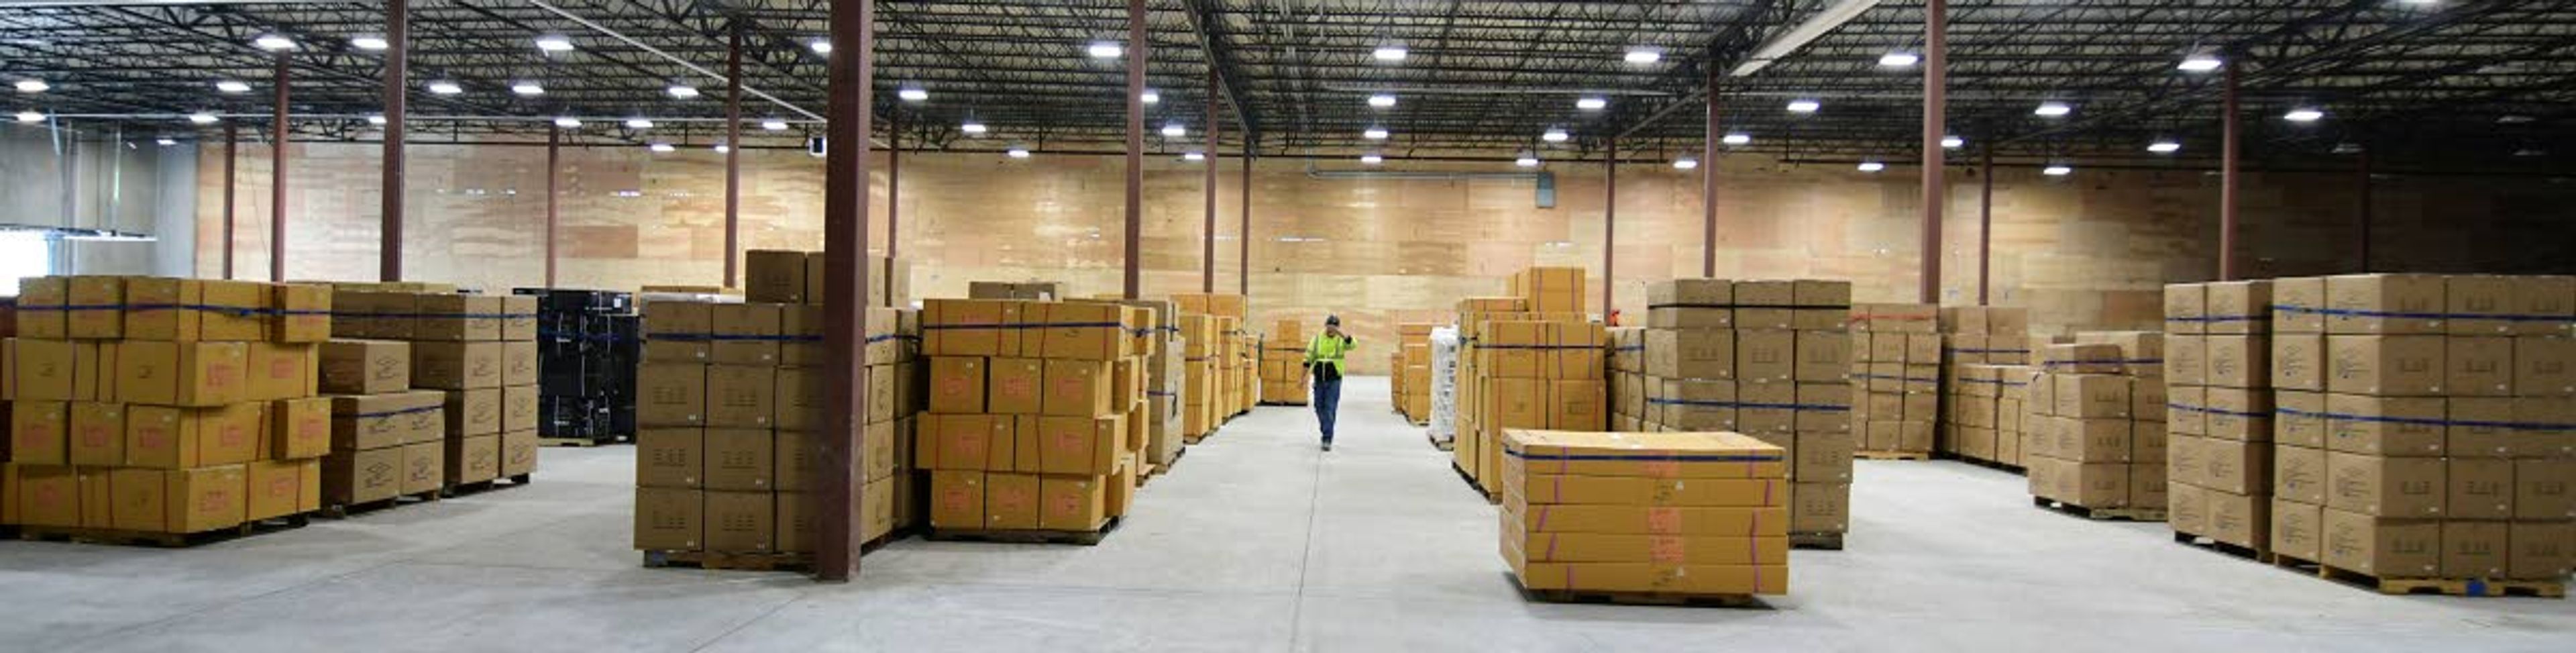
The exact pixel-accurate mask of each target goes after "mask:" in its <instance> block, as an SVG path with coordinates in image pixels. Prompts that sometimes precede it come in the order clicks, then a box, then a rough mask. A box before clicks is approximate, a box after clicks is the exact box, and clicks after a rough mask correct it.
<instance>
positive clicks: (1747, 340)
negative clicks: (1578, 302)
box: [1631, 279, 1901, 548]
mask: <svg viewBox="0 0 2576 653" xmlns="http://www.w3.org/2000/svg"><path fill="white" fill-rule="evenodd" d="M1646 293H1647V311H1648V312H1647V328H1646V330H1645V332H1644V335H1643V336H1642V338H1643V341H1644V342H1643V347H1644V349H1643V350H1642V351H1641V352H1640V353H1641V354H1642V356H1641V357H1640V359H1641V361H1642V368H1643V373H1642V375H1641V376H1640V379H1639V385H1641V386H1642V387H1641V388H1640V389H1639V390H1640V392H1641V393H1642V395H1643V399H1642V401H1639V402H1631V403H1641V404H1642V406H1638V407H1639V408H1642V413H1643V414H1642V416H1641V418H1640V420H1639V422H1640V423H1639V426H1640V428H1641V429H1642V430H1646V431H1735V432H1739V433H1743V434H1745V435H1748V436H1752V437H1754V438H1757V439H1760V440H1762V441H1764V442H1769V443H1771V444H1772V445H1774V446H1777V447H1780V448H1781V449H1782V450H1783V451H1787V452H1789V455H1790V458H1791V460H1792V461H1793V464H1792V465H1791V468H1790V470H1789V472H1788V477H1789V478H1790V480H1792V481H1793V484H1792V485H1791V486H1790V503H1789V505H1790V506H1791V511H1790V521H1791V523H1790V525H1789V531H1790V533H1791V534H1792V537H1793V538H1796V539H1798V540H1799V541H1800V542H1801V543H1802V544H1803V543H1812V544H1814V545H1817V546H1825V547H1829V548H1839V546H1840V542H1841V536H1842V534H1844V533H1846V532H1848V530H1849V527H1850V515H1851V472H1852V457H1853V455H1854V448H1855V444H1856V443H1855V441H1854V433H1853V432H1852V422H1851V414H1852V407H1851V401H1852V399H1853V397H1854V393H1853V389H1852V386H1851V384H1850V383H1849V382H1848V381H1849V380H1850V378H1851V375H1852V362H1851V355H1852V349H1851V341H1852V336H1851V334H1850V333H1849V332H1848V331H1846V329H1847V328H1848V322H1849V318H1850V315H1851V284H1850V283H1849V282H1843V281H1820V280H1797V281H1728V280H1724V279H1675V280H1671V281H1661V282H1656V283H1654V284H1652V285H1649V286H1647V290H1646ZM1900 410H1901V409H1900Z"/></svg>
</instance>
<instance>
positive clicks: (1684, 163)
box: [1673, 157, 1699, 170]
mask: <svg viewBox="0 0 2576 653" xmlns="http://www.w3.org/2000/svg"><path fill="white" fill-rule="evenodd" d="M1697 167H1699V159H1694V158H1690V157H1682V158H1678V159H1673V169H1674V170H1689V169H1692V168H1697Z"/></svg>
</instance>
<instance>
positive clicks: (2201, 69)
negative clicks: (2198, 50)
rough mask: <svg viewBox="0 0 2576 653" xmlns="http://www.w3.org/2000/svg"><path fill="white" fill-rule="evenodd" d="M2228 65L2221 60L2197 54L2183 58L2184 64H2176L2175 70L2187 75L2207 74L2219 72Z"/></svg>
mask: <svg viewBox="0 0 2576 653" xmlns="http://www.w3.org/2000/svg"><path fill="white" fill-rule="evenodd" d="M2226 65H2227V62H2225V61H2221V60H2219V58H2218V57H2213V56H2210V55H2205V54H2195V55H2191V56H2188V57H2183V58H2182V63H2179V64H2174V68H2175V69H2177V70H2181V71H2183V72H2187V73H2205V72H2209V71H2212V70H2217V69H2219V68H2220V67H2223V66H2226Z"/></svg>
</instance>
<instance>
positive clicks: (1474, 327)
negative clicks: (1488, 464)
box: [1449, 297, 1607, 497]
mask: <svg viewBox="0 0 2576 653" xmlns="http://www.w3.org/2000/svg"><path fill="white" fill-rule="evenodd" d="M1528 306H1529V303H1528V300H1525V299H1522V298H1519V297H1468V298H1465V299H1460V300H1458V340H1459V348H1458V397H1457V399H1458V406H1457V411H1458V415H1457V420H1458V432H1457V433H1456V435H1455V436H1454V437H1453V438H1452V440H1451V446H1450V451H1449V455H1450V458H1451V461H1450V466H1451V467H1454V468H1456V469H1457V470H1458V473H1459V474H1461V475H1463V476H1465V477H1467V482H1468V484H1470V485H1473V486H1475V487H1476V489H1477V491H1479V492H1484V493H1485V494H1486V496H1488V497H1493V496H1495V495H1494V493H1493V491H1492V489H1491V488H1492V487H1493V486H1494V484H1495V483H1498V482H1499V481H1494V480H1487V479H1491V478H1492V476H1491V475H1490V474H1486V473H1485V471H1486V470H1485V468H1484V467H1483V464H1484V460H1485V458H1486V456H1487V455H1488V454H1489V452H1488V451H1487V449H1491V448H1495V447H1498V446H1500V437H1501V435H1502V434H1501V433H1499V432H1496V431H1489V430H1488V429H1489V428H1492V427H1491V426H1490V422H1492V420H1493V418H1494V415H1492V414H1491V413H1492V411H1490V410H1488V407H1487V400H1486V398H1485V395H1486V393H1487V391H1488V389H1487V386H1489V385H1490V381H1491V379H1492V373H1491V372H1490V371H1489V370H1488V368H1487V367H1486V365H1484V364H1483V363H1484V361H1483V360H1482V359H1483V358H1484V357H1483V356H1480V355H1479V354H1478V353H1477V352H1479V351H1481V350H1480V349H1479V346H1480V345H1481V344H1482V343H1480V342H1478V334H1479V332H1480V331H1481V330H1482V328H1483V325H1484V324H1485V323H1486V322H1488V321H1492V320H1496V319H1513V318H1518V317H1523V316H1527V315H1532V314H1531V313H1527V312H1525V311H1526V310H1527V307H1528ZM1604 392H1605V393H1606V392H1607V391H1606V390H1605V391H1604ZM1538 428H1544V427H1538Z"/></svg>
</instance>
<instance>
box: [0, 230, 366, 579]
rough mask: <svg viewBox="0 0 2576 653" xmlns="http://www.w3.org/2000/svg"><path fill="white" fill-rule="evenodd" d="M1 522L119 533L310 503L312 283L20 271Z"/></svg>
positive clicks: (320, 325)
mask: <svg viewBox="0 0 2576 653" xmlns="http://www.w3.org/2000/svg"><path fill="white" fill-rule="evenodd" d="M20 288H21V291H20V292H21V294H20V296H19V298H18V305H17V310H16V314H15V318H14V320H13V321H14V322H15V324H14V332H15V333H16V334H17V335H16V336H15V337H12V338H10V339H9V340H8V342H7V348H6V356H5V357H0V358H5V359H6V361H7V367H8V370H7V374H6V377H7V380H8V383H7V388H6V393H5V394H6V398H7V399H8V400H9V409H8V411H7V413H8V418H9V423H10V424H9V429H10V434H9V435H10V437H9V446H7V447H5V450H6V454H7V456H8V460H9V461H10V462H9V464H8V466H7V469H6V470H5V472H0V486H5V487H0V498H5V501H0V524H18V525H21V526H22V527H23V528H25V529H26V532H28V533H31V534H36V533H48V532H50V533H57V534H63V535H68V536H71V537H73V538H74V539H95V540H97V541H109V542H124V541H131V540H143V541H153V542H163V543H170V542H183V541H185V540H183V539H174V538H176V537H177V536H185V535H189V534H196V533H205V532H210V531H217V530H224V529H231V528H235V527H242V526H244V525H256V524H259V523H260V522H263V521H266V520H273V519H279V518H290V517H298V516H302V515H304V514H307V513H311V512H313V511H315V510H317V509H319V508H320V507H321V505H322V504H321V491H320V487H321V476H322V471H321V469H322V466H321V463H320V461H319V459H320V458H321V457H323V456H324V455H326V454H328V453H330V452H331V450H332V447H331V445H332V438H331V429H330V422H329V417H328V415H329V410H330V408H329V401H328V400H325V399H319V398H316V391H317V388H316V378H317V376H318V365H319V363H318V360H319V359H318V356H317V355H316V352H315V350H316V349H317V348H318V345H317V344H316V343H319V342H320V341H322V340H324V339H326V338H327V337H329V335H330V332H331V318H330V312H331V304H330V301H331V296H330V291H329V290H328V289H327V288H324V287H322V286H314V285H305V284H268V283H255V282H246V281H201V280H195V279H169V278H151V277H119V276H73V277H39V278H29V279H26V280H24V281H22V282H21V285H20Z"/></svg>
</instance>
